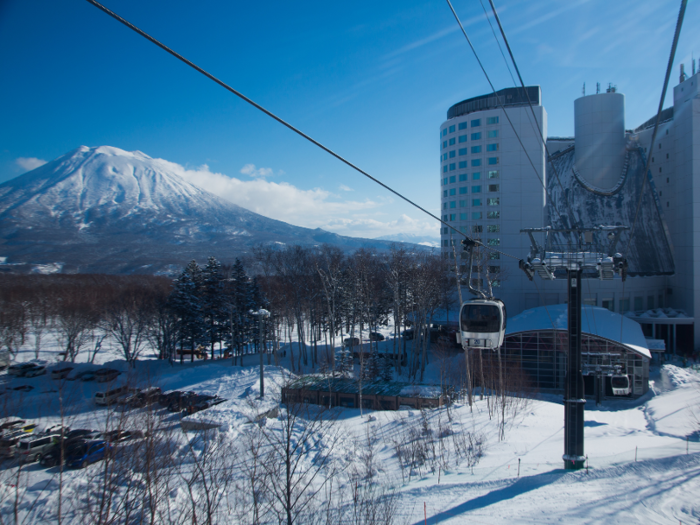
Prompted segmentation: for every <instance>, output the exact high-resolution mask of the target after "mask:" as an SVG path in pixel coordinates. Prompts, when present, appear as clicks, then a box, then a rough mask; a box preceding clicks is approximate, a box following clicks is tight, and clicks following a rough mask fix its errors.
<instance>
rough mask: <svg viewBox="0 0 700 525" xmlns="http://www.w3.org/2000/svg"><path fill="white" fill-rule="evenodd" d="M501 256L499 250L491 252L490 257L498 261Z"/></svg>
mask: <svg viewBox="0 0 700 525" xmlns="http://www.w3.org/2000/svg"><path fill="white" fill-rule="evenodd" d="M445 229H447V228H445ZM500 258H501V254H500V253H498V252H489V259H491V260H492V261H496V260H498V259H500Z"/></svg>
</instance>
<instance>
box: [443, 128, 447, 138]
mask: <svg viewBox="0 0 700 525" xmlns="http://www.w3.org/2000/svg"><path fill="white" fill-rule="evenodd" d="M445 135H447V128H445V129H443V130H442V136H443V137H444V136H445Z"/></svg>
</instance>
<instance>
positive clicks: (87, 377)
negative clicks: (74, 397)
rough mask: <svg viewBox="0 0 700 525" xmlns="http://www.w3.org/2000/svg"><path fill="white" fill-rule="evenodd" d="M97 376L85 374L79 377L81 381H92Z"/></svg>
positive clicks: (93, 373) (92, 373)
mask: <svg viewBox="0 0 700 525" xmlns="http://www.w3.org/2000/svg"><path fill="white" fill-rule="evenodd" d="M96 377H97V376H96V375H95V372H85V373H84V374H82V375H81V376H80V380H81V381H94V380H95V378H96Z"/></svg>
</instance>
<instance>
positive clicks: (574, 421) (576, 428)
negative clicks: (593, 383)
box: [520, 226, 628, 469]
mask: <svg viewBox="0 0 700 525" xmlns="http://www.w3.org/2000/svg"><path fill="white" fill-rule="evenodd" d="M627 229H628V228H627V227H625V226H598V227H595V228H576V229H571V230H554V229H552V228H550V227H546V228H527V229H523V230H520V232H521V233H527V234H528V235H529V237H530V242H531V244H532V246H531V248H530V254H529V255H528V257H527V260H525V261H522V260H521V261H520V268H521V269H522V270H523V271H524V272H525V273H526V274H527V276H528V278H529V279H530V280H532V279H533V277H534V275H535V273H537V274H538V275H539V276H540V277H541V278H542V279H546V280H554V279H557V278H562V277H563V276H564V273H566V276H567V281H568V299H569V301H568V324H567V326H568V331H569V348H568V354H567V361H566V377H565V381H564V456H563V457H562V459H563V460H564V468H565V469H580V468H582V467H583V466H584V463H585V461H586V456H584V453H583V422H584V420H583V411H584V407H585V405H586V397H585V393H584V387H583V374H582V372H581V368H582V364H581V335H582V334H581V295H582V292H583V290H582V289H581V280H582V279H584V278H588V279H601V280H610V279H613V278H614V277H615V274H618V275H620V277H621V278H622V280H623V281H624V280H625V278H626V277H627V261H626V259H625V258H623V257H622V255H621V254H619V253H617V252H616V251H615V247H616V246H617V242H618V240H619V238H620V233H621V232H622V231H623V230H627ZM535 233H543V234H544V238H545V240H544V244H543V245H540V244H539V243H538V242H537V241H536V239H535V236H534V234H535ZM604 239H605V240H604Z"/></svg>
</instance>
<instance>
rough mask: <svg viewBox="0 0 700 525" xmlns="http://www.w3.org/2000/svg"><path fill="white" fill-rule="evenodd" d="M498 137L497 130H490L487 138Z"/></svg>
mask: <svg viewBox="0 0 700 525" xmlns="http://www.w3.org/2000/svg"><path fill="white" fill-rule="evenodd" d="M497 137H498V130H497V129H492V130H491V131H489V138H490V139H495V138H497Z"/></svg>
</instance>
